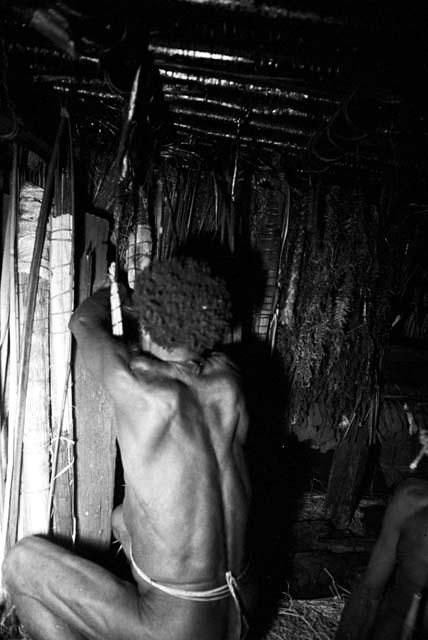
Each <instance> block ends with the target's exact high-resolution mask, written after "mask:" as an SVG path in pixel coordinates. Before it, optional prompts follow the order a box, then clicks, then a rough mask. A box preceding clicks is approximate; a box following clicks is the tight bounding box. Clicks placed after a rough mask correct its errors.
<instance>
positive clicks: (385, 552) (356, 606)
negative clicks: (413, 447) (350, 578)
mask: <svg viewBox="0 0 428 640" xmlns="http://www.w3.org/2000/svg"><path fill="white" fill-rule="evenodd" d="M427 588H428V482H427V481H426V480H421V479H417V478H408V479H407V480H403V481H402V482H401V483H400V484H399V485H398V487H397V489H396V490H395V492H394V495H393V496H392V498H391V501H390V503H389V505H388V507H387V509H386V511H385V515H384V518H383V522H382V529H381V533H380V536H379V538H378V540H377V541H376V544H375V546H374V548H373V551H372V554H371V556H370V561H369V564H368V566H367V569H366V572H365V574H364V576H363V578H362V580H361V582H360V583H359V585H358V586H357V587H356V588H355V590H354V591H353V592H352V595H351V597H350V598H349V600H348V602H347V604H346V605H345V609H344V611H343V615H342V619H341V621H340V624H339V629H338V631H337V634H336V640H368V639H370V640H410V639H412V640H416V639H417V638H420V639H421V640H422V638H424V639H425V638H427V637H428V607H427Z"/></svg>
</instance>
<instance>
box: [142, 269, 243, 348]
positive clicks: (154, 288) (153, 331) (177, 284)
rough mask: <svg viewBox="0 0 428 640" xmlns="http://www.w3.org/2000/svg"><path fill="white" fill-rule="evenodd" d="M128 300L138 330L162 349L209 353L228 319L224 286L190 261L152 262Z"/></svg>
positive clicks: (219, 280)
mask: <svg viewBox="0 0 428 640" xmlns="http://www.w3.org/2000/svg"><path fill="white" fill-rule="evenodd" d="M133 300H134V309H135V311H136V312H137V314H138V318H139V321H140V323H141V325H142V326H143V327H144V329H145V330H146V331H147V332H148V333H149V335H150V337H151V338H152V340H154V341H155V342H156V343H157V344H159V345H160V346H162V347H164V348H167V349H171V348H175V347H180V346H186V347H190V348H191V349H194V350H195V351H198V352H199V353H201V352H203V351H205V350H208V349H212V348H213V347H214V345H215V344H216V343H219V342H221V340H222V339H223V338H224V336H225V333H226V331H227V329H228V328H229V327H230V322H231V319H232V311H231V309H232V306H231V300H230V294H229V291H228V289H227V287H226V284H225V282H224V281H223V280H222V279H220V278H217V277H215V276H213V275H212V273H211V270H210V268H209V266H208V265H207V264H205V263H201V262H197V261H196V260H194V259H193V258H183V259H179V258H170V259H168V260H154V261H153V262H152V263H151V265H150V266H149V267H147V268H146V269H145V270H144V271H143V272H141V273H140V274H139V275H138V276H137V278H136V282H135V290H134V295H133Z"/></svg>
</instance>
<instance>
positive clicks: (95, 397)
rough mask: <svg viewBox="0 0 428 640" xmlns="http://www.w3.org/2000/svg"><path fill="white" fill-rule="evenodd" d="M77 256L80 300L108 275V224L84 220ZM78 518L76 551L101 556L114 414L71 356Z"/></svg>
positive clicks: (106, 540)
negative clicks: (96, 552)
mask: <svg viewBox="0 0 428 640" xmlns="http://www.w3.org/2000/svg"><path fill="white" fill-rule="evenodd" d="M84 226H85V229H84V238H85V246H84V247H83V252H82V254H81V256H80V259H79V263H80V273H79V285H78V300H79V302H81V301H83V300H84V299H85V298H86V297H87V296H88V295H90V293H91V292H92V291H94V290H95V289H97V288H98V287H99V286H100V285H101V284H102V282H103V281H104V279H105V277H106V274H107V241H108V235H109V225H108V222H107V221H106V220H104V219H102V218H99V217H97V216H94V215H91V214H86V216H85V225H84ZM74 372H75V373H74V375H75V392H74V398H75V418H76V517H77V541H78V544H77V546H78V549H79V550H82V549H86V548H92V547H93V548H96V549H97V550H99V551H105V550H107V549H108V548H109V546H110V541H111V511H112V507H113V495H114V477H115V459H116V440H115V432H114V422H113V411H112V408H111V406H110V404H109V401H108V399H107V398H106V396H105V394H104V391H103V390H102V389H101V387H100V385H99V384H98V383H97V382H96V381H95V380H94V379H93V377H92V375H91V374H90V373H89V372H88V371H87V369H86V368H85V365H84V363H83V360H82V356H81V353H80V352H79V349H78V348H76V355H75V368H74Z"/></svg>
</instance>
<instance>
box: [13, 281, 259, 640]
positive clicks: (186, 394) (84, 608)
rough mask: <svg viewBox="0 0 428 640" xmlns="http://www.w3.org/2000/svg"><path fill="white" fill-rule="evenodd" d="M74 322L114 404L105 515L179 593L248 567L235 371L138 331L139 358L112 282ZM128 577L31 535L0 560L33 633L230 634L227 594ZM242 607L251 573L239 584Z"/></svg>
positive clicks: (250, 591) (236, 623) (219, 639)
mask: <svg viewBox="0 0 428 640" xmlns="http://www.w3.org/2000/svg"><path fill="white" fill-rule="evenodd" d="M70 328H71V331H72V332H73V334H74V336H75V338H76V340H77V343H78V345H79V348H80V350H81V353H82V354H83V356H84V358H85V363H86V366H87V367H88V369H89V370H90V371H91V372H92V374H93V375H94V376H95V377H96V378H97V379H98V380H99V381H100V383H101V384H102V385H103V387H104V388H105V389H106V391H107V392H108V394H109V396H110V398H111V400H112V403H113V406H114V411H115V416H116V425H117V438H118V443H119V446H120V451H121V456H122V462H123V468H124V476H125V483H126V487H125V498H124V502H123V505H121V506H120V507H118V508H117V509H116V510H115V512H114V513H113V518H112V526H113V532H114V534H115V536H116V537H117V538H118V539H119V540H120V541H121V543H122V545H123V548H124V551H125V553H126V554H127V556H128V559H129V553H130V548H131V545H132V555H133V558H134V560H135V563H136V565H137V566H138V567H139V568H140V569H142V570H143V571H144V572H145V573H146V574H147V575H148V576H150V578H151V579H153V580H155V581H157V582H160V583H162V584H163V585H166V586H168V587H173V588H177V589H179V590H191V591H203V590H209V589H213V588H216V587H220V586H223V585H224V584H225V582H226V581H225V574H226V572H227V571H231V572H232V574H233V576H234V577H235V578H238V576H240V575H241V574H242V572H244V570H245V569H246V567H247V565H248V561H249V555H248V550H247V547H246V530H247V520H248V514H249V505H250V485H249V481H248V475H247V469H246V464H245V460H244V454H243V444H244V442H245V438H246V433H247V413H246V406H245V402H244V398H243V394H242V391H241V387H240V379H239V376H238V373H237V371H236V369H235V368H234V367H233V365H232V364H231V363H230V362H229V361H228V359H227V358H226V357H225V356H224V355H222V354H217V355H212V356H211V357H209V358H207V359H206V360H201V358H200V355H199V354H197V353H195V352H193V351H192V350H191V349H189V348H188V347H186V345H183V346H180V347H178V348H176V349H173V350H167V349H165V348H163V347H161V346H160V345H157V344H155V343H153V342H152V341H151V339H150V336H149V335H148V334H147V333H145V332H144V331H143V332H142V336H143V337H142V348H143V350H144V351H143V355H138V356H133V355H131V353H130V352H129V350H128V349H127V347H126V346H125V342H124V341H123V340H122V339H118V338H114V337H113V336H112V335H111V328H110V324H109V289H108V288H107V289H104V290H101V291H99V292H97V293H96V294H95V295H93V296H92V297H91V298H88V299H87V300H86V301H84V302H83V303H82V304H81V305H80V307H79V308H78V309H77V311H76V312H75V313H74V315H73V317H72V319H71V322H70ZM133 575H134V578H135V581H136V585H135V584H131V583H128V582H125V581H123V580H121V579H119V578H117V577H116V576H114V575H113V574H111V573H109V572H107V571H106V570H104V569H103V568H102V567H100V566H97V565H95V564H94V563H91V562H89V561H87V560H84V559H82V558H80V557H78V556H77V555H75V554H72V553H69V552H68V551H66V550H64V549H62V548H61V547H59V546H56V545H54V544H53V543H51V542H49V541H48V540H45V539H42V538H38V537H29V538H25V539H23V540H22V541H20V542H19V543H18V544H17V545H16V546H15V547H14V548H13V549H12V550H11V552H10V554H9V556H8V557H7V559H6V562H5V565H4V576H5V583H6V586H7V589H8V591H9V593H10V595H11V598H12V601H13V603H14V604H15V605H16V609H17V613H18V616H19V618H20V620H21V622H22V623H23V625H24V628H25V630H26V632H27V633H28V634H29V635H30V637H31V638H32V639H33V640H81V639H83V638H85V639H90V640H237V638H238V637H239V629H240V620H239V615H238V611H237V607H236V603H235V601H234V599H233V597H232V596H231V595H230V594H228V595H227V596H226V597H224V598H222V599H219V600H216V601H212V602H195V601H192V600H184V599H181V598H180V597H176V596H171V595H168V594H166V593H163V592H162V591H161V590H159V589H157V588H155V587H153V586H151V585H150V584H148V583H147V582H145V581H144V580H142V579H141V578H140V577H139V576H138V574H137V572H136V571H135V570H134V569H133ZM238 586H239V593H240V598H241V601H242V604H243V606H244V607H245V609H246V611H247V614H248V613H249V612H251V609H252V608H253V602H254V594H255V590H254V585H253V579H252V576H251V570H250V571H246V572H245V574H244V576H243V578H242V580H240V581H238Z"/></svg>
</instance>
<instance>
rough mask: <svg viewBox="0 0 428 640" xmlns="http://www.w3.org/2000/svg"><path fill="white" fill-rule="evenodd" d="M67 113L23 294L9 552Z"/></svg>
mask: <svg viewBox="0 0 428 640" xmlns="http://www.w3.org/2000/svg"><path fill="white" fill-rule="evenodd" d="M67 118H68V114H67V112H66V111H65V110H64V109H62V110H61V119H60V122H59V126H58V131H57V135H56V139H55V143H54V147H53V150H52V156H51V159H50V161H49V166H48V172H47V177H46V185H45V189H44V192H43V200H42V204H41V207H40V215H39V219H38V222H37V230H36V237H35V241H34V250H33V256H32V259H31V267H30V279H29V286H28V294H27V305H26V311H25V322H24V328H23V333H22V349H21V357H20V362H19V376H18V394H17V421H16V433H15V447H14V466H13V475H12V487H11V496H10V514H9V526H8V546H9V548H10V547H11V546H12V545H13V544H15V542H16V539H17V529H18V513H19V486H20V482H21V472H22V441H23V436H24V422H25V403H26V392H27V386H28V369H29V368H28V362H29V360H30V355H31V334H32V331H33V322H34V312H35V308H36V297H37V288H38V280H39V269H40V264H41V258H42V252H43V244H44V240H45V236H46V228H47V221H48V217H49V212H50V207H51V202H52V194H53V187H54V178H55V168H56V165H57V161H58V156H59V148H60V141H61V137H62V132H63V130H64V126H65V123H66V120H67Z"/></svg>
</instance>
